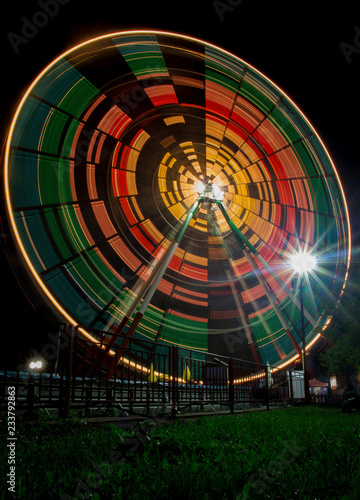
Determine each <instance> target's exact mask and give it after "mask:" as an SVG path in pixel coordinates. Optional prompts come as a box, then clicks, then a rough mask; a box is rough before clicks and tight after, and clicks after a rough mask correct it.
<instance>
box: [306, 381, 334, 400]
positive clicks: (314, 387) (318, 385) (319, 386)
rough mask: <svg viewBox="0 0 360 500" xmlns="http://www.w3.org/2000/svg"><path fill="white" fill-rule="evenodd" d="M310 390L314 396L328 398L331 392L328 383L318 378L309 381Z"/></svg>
mask: <svg viewBox="0 0 360 500" xmlns="http://www.w3.org/2000/svg"><path fill="white" fill-rule="evenodd" d="M309 390H310V394H311V395H312V396H319V395H321V396H327V395H328V390H329V384H328V382H321V381H320V380H317V379H316V378H313V379H311V380H309Z"/></svg>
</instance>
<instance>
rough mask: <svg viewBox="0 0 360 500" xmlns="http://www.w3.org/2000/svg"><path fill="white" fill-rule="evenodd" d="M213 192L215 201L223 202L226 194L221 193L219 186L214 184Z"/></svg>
mask: <svg viewBox="0 0 360 500" xmlns="http://www.w3.org/2000/svg"><path fill="white" fill-rule="evenodd" d="M212 192H213V196H214V198H215V200H218V201H221V200H222V199H223V198H224V193H223V192H222V191H221V187H220V186H219V184H213V187H212Z"/></svg>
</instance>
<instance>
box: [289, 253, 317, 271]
mask: <svg viewBox="0 0 360 500" xmlns="http://www.w3.org/2000/svg"><path fill="white" fill-rule="evenodd" d="M290 264H291V267H292V268H293V270H294V271H295V272H297V273H299V274H302V273H309V272H310V271H312V270H313V269H314V268H315V266H316V258H315V257H314V256H313V255H311V254H310V253H308V252H298V253H296V254H294V255H293V256H292V257H291V258H290Z"/></svg>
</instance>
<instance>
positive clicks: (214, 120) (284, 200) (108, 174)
mask: <svg viewBox="0 0 360 500" xmlns="http://www.w3.org/2000/svg"><path fill="white" fill-rule="evenodd" d="M5 188H6V201H7V208H8V215H9V219H10V222H11V226H12V229H13V233H14V237H15V239H16V242H17V245H18V248H19V249H20V251H21V255H22V257H23V261H24V266H25V267H26V268H27V269H28V270H29V271H30V276H31V278H32V280H33V281H34V282H35V283H36V284H37V286H38V287H39V290H40V291H41V293H42V295H43V296H45V297H46V298H47V299H48V301H49V304H51V306H52V307H53V308H54V309H55V310H56V311H57V313H58V314H59V316H60V317H62V318H64V319H66V321H70V322H71V323H73V324H74V325H79V326H80V327H81V332H82V333H83V335H85V336H87V337H88V338H90V339H94V340H96V335H95V334H94V333H93V331H95V330H99V331H102V332H109V334H110V332H114V331H116V332H118V333H119V334H120V337H119V338H118V340H117V342H118V343H119V344H121V343H122V342H123V343H126V339H129V338H133V339H146V340H152V341H155V342H158V343H159V344H175V345H178V346H183V347H188V348H191V349H194V350H197V351H199V352H201V351H203V352H212V353H218V354H231V355H233V356H236V357H239V358H242V359H248V360H253V361H260V362H264V363H270V364H271V365H277V366H279V365H284V364H286V363H288V362H290V361H292V360H294V359H295V358H296V357H297V356H299V355H300V347H299V346H301V329H302V326H301V319H302V318H301V307H300V306H301V304H300V302H302V301H300V297H299V291H298V289H297V285H296V284H295V282H294V280H292V278H293V275H294V271H293V269H292V267H291V265H290V262H291V259H292V258H294V256H298V255H299V254H300V255H303V257H304V258H305V259H308V261H310V263H312V264H315V259H316V267H315V269H314V270H313V271H312V272H310V273H308V274H307V275H306V279H305V282H304V290H303V304H302V305H303V309H302V311H303V319H304V328H305V332H306V344H307V346H311V345H312V344H313V343H314V342H316V340H317V339H318V338H319V336H320V335H321V332H322V330H323V329H324V328H325V327H326V325H327V323H328V321H329V316H328V315H327V314H326V313H325V311H326V310H328V308H325V306H326V304H327V301H328V300H334V301H337V300H338V299H339V297H340V296H341V292H342V289H343V286H344V284H345V281H346V276H347V270H348V266H349V261H350V243H349V242H350V227H349V218H348V213H347V207H346V202H345V198H344V194H343V190H342V187H341V183H340V181H339V178H338V175H337V172H336V170H335V167H334V165H333V163H332V161H331V159H330V157H329V155H328V153H327V151H326V149H325V147H324V145H323V144H322V142H321V140H320V138H319V137H318V135H317V133H316V132H315V130H314V129H313V127H312V126H311V125H310V123H309V122H308V120H307V119H306V118H305V117H304V115H303V114H302V113H301V111H300V110H299V109H298V108H297V107H296V106H295V104H294V103H293V102H292V101H291V100H290V99H289V97H288V96H287V95H286V94H284V92H282V91H281V90H280V89H279V88H278V87H277V86H276V85H275V84H274V83H272V82H271V81H270V80H269V79H267V78H266V77H265V76H264V75H262V74H261V73H260V72H259V71H257V70H256V69H255V68H253V67H252V66H250V65H249V64H247V63H246V62H244V61H242V60H241V59H239V58H238V57H235V56H234V55H232V54H230V53H228V52H226V51H224V50H222V49H220V48H218V47H215V46H213V45H211V44H208V43H205V42H203V41H200V40H197V39H193V38H189V37H185V36H180V35H175V34H171V33H162V32H143V31H132V32H120V33H114V34H110V35H106V36H101V37H99V38H96V39H93V40H89V41H87V42H85V43H83V44H81V45H78V46H76V47H74V48H72V49H71V50H69V51H67V52H66V53H64V54H62V55H61V56H60V57H58V58H57V59H56V60H54V61H53V62H52V63H51V64H49V66H48V67H47V68H45V70H44V71H43V72H42V73H41V74H40V75H39V76H38V77H37V78H36V80H35V81H34V82H33V83H32V84H31V86H30V87H29V89H28V90H27V92H26V93H25V95H24V97H23V99H22V101H21V102H20V104H19V106H18V108H17V111H16V114H15V116H14V119H13V121H12V124H11V128H10V132H9V136H8V140H7V145H6V152H5Z"/></svg>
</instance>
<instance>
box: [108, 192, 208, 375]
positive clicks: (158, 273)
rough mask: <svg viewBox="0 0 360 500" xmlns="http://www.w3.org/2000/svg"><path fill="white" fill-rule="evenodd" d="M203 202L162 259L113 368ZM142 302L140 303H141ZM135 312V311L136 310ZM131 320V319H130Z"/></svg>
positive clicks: (190, 214)
mask: <svg viewBox="0 0 360 500" xmlns="http://www.w3.org/2000/svg"><path fill="white" fill-rule="evenodd" d="M202 201H203V198H202V197H201V198H198V199H197V201H196V202H195V203H194V205H193V206H192V207H191V208H190V210H189V212H188V214H187V217H186V220H185V222H184V223H183V225H182V226H181V227H180V229H179V230H178V232H177V233H176V235H175V237H174V239H173V241H172V242H171V245H170V247H169V248H168V250H167V252H166V254H165V255H164V256H163V258H162V259H161V264H160V266H159V267H158V268H157V271H156V275H155V277H152V280H151V285H150V287H149V288H148V289H147V291H146V293H145V295H144V296H143V297H142V298H143V302H142V304H141V306H140V309H139V311H138V312H137V313H136V316H135V318H134V320H133V322H132V324H131V326H130V328H129V330H128V331H127V333H126V335H125V336H124V337H122V338H123V341H122V343H121V347H120V349H118V352H117V353H116V355H115V362H114V364H112V365H111V366H112V367H113V366H117V364H118V363H119V361H120V359H121V357H122V355H123V352H124V350H125V349H126V347H127V346H128V345H129V341H130V338H131V337H132V336H133V334H134V333H135V331H136V328H137V326H138V324H139V323H140V321H141V320H142V318H143V316H144V314H145V311H146V309H147V307H148V305H149V303H150V301H151V299H152V298H153V296H154V294H155V292H156V290H157V288H158V286H159V283H160V281H161V279H162V277H163V276H164V274H165V271H166V269H167V268H168V266H169V264H170V262H171V259H172V258H173V256H174V254H175V252H176V249H177V248H178V246H179V244H180V242H181V240H182V238H183V236H184V234H185V232H186V230H187V228H188V227H189V224H190V221H191V219H192V218H193V216H194V214H195V212H196V210H197V209H198V207H199V205H200V203H201V202H202ZM139 302H140V301H139ZM134 310H135V309H134ZM128 320H129V319H128ZM126 324H127V321H126V322H124V324H123V326H122V330H121V332H119V333H122V331H123V329H124V328H125V326H126ZM110 372H111V373H109V376H110V377H111V376H112V374H113V369H111V370H110Z"/></svg>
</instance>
